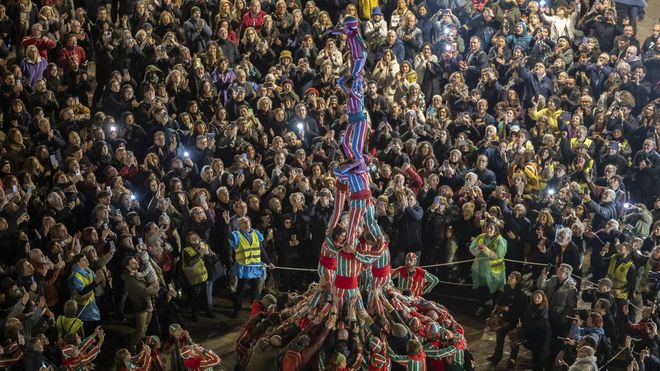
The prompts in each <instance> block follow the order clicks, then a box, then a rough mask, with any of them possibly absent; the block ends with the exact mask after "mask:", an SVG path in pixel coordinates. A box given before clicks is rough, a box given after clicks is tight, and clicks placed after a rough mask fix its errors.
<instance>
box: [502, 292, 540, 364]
mask: <svg viewBox="0 0 660 371" xmlns="http://www.w3.org/2000/svg"><path fill="white" fill-rule="evenodd" d="M548 307H549V305H548V298H547V297H546V296H545V293H544V292H543V291H541V290H537V291H534V293H533V294H532V300H531V302H530V303H529V306H527V310H526V311H525V314H524V315H523V318H522V324H519V325H518V326H519V327H522V329H523V331H524V335H525V336H524V339H525V343H524V345H525V348H527V349H529V350H530V351H531V352H532V362H533V368H532V369H533V370H534V371H540V370H542V369H543V361H544V360H545V359H546V358H547V357H548V355H549V354H550V320H549V317H548ZM513 366H515V359H513V364H512V365H511V366H510V368H513Z"/></svg>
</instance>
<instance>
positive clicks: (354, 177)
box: [346, 173, 383, 243]
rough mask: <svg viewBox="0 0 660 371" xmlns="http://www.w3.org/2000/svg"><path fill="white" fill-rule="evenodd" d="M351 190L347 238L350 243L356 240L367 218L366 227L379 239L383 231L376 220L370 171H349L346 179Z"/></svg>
mask: <svg viewBox="0 0 660 371" xmlns="http://www.w3.org/2000/svg"><path fill="white" fill-rule="evenodd" d="M346 181H347V183H348V191H349V192H350V194H351V195H350V200H351V201H350V203H349V214H348V225H347V226H346V240H347V241H348V242H349V243H354V242H352V241H356V239H357V234H358V228H359V227H360V225H361V223H362V218H363V217H366V218H365V221H366V227H367V229H368V230H369V233H370V234H371V235H372V236H373V237H374V239H379V238H380V237H381V236H382V235H383V232H382V231H381V229H380V226H379V225H378V223H377V222H376V212H375V209H374V207H373V205H372V202H371V189H369V186H370V184H371V178H370V176H369V174H368V173H360V174H356V173H349V174H348V176H347V179H346Z"/></svg>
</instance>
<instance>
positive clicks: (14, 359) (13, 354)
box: [0, 341, 25, 369]
mask: <svg viewBox="0 0 660 371" xmlns="http://www.w3.org/2000/svg"><path fill="white" fill-rule="evenodd" d="M24 356H25V354H24V353H23V349H22V348H21V346H20V345H18V343H17V342H16V341H12V342H11V344H10V345H9V346H7V347H5V349H4V353H3V354H2V358H0V368H1V369H4V368H5V367H6V368H8V369H9V368H10V367H11V366H14V365H16V364H18V362H19V361H21V360H22V359H23V357H24Z"/></svg>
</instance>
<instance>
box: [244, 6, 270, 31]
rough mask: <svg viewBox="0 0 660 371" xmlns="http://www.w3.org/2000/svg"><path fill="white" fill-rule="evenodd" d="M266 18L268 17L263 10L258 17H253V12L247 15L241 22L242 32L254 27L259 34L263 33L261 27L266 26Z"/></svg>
mask: <svg viewBox="0 0 660 371" xmlns="http://www.w3.org/2000/svg"><path fill="white" fill-rule="evenodd" d="M264 16H266V12H264V11H263V10H260V11H259V13H257V15H252V12H247V13H245V15H244V16H243V20H242V22H241V32H245V29H246V28H248V27H254V29H255V30H257V32H259V31H261V26H262V25H263V24H264Z"/></svg>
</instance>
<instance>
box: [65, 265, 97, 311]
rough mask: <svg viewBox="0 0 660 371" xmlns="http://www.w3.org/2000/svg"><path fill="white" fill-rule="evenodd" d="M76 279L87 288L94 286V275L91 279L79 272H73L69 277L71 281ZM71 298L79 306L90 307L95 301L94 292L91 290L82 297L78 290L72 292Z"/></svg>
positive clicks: (90, 276)
mask: <svg viewBox="0 0 660 371" xmlns="http://www.w3.org/2000/svg"><path fill="white" fill-rule="evenodd" d="M71 277H74V278H75V279H77V280H78V281H80V282H81V283H82V284H83V287H87V286H89V285H91V284H92V282H93V281H92V275H89V277H87V276H84V275H82V274H80V273H78V272H73V273H71V275H70V276H69V279H71ZM71 298H72V299H73V300H75V301H76V303H78V305H88V304H91V303H92V302H93V301H94V290H90V291H89V292H88V293H86V294H83V295H80V294H79V293H78V292H77V291H76V290H71Z"/></svg>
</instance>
